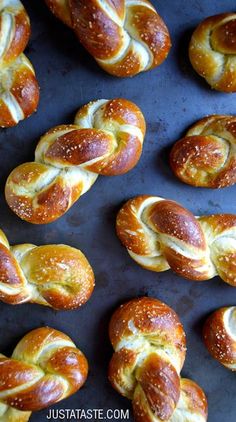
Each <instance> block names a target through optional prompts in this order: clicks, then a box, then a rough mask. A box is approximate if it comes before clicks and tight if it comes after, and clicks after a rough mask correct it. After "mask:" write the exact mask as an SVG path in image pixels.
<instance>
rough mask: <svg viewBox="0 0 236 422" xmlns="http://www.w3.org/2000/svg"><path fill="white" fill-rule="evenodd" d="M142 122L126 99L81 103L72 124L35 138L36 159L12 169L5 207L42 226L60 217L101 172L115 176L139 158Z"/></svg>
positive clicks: (6, 188) (139, 112) (142, 118)
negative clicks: (6, 205) (38, 138)
mask: <svg viewBox="0 0 236 422" xmlns="http://www.w3.org/2000/svg"><path fill="white" fill-rule="evenodd" d="M145 132H146V123H145V119H144V116H143V114H142V112H141V110H140V109H139V108H138V107H137V106H136V105H135V104H134V103H132V102H131V101H128V100H125V99H119V98H117V99H114V100H97V101H94V102H91V103H89V104H87V105H85V106H84V107H82V108H81V109H80V110H79V111H78V112H77V114H76V117H75V124H74V125H63V126H57V127H55V128H52V129H51V130H49V131H48V132H47V133H46V134H45V135H44V136H43V137H42V138H41V139H40V141H39V143H38V145H37V147H36V151H35V161H34V162H30V163H25V164H22V165H20V166H18V167H17V168H16V169H14V170H13V171H12V172H11V174H10V176H9V177H8V179H7V182H6V187H5V196H6V201H7V203H8V205H9V207H10V208H11V209H12V210H13V211H14V212H15V213H16V214H17V215H18V216H19V217H20V218H22V219H23V220H26V221H28V222H29V223H34V224H45V223H50V222H52V221H55V220H56V219H58V218H59V217H61V216H62V215H63V214H64V213H65V212H66V211H67V210H68V209H69V208H70V207H71V206H72V205H73V204H74V202H76V201H77V200H78V199H79V197H80V196H81V195H83V194H84V193H86V192H87V191H88V190H89V189H90V188H91V186H92V185H93V184H94V182H95V181H96V179H97V177H98V175H99V174H101V175H104V176H117V175H122V174H124V173H127V172H128V171H130V170H131V169H132V168H133V167H134V166H135V165H136V164H137V163H138V161H139V159H140V156H141V153H142V146H143V141H144V136H145Z"/></svg>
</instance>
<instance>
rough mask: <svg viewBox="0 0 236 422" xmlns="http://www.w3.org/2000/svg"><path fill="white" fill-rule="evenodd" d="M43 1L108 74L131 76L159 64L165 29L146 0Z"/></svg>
mask: <svg viewBox="0 0 236 422" xmlns="http://www.w3.org/2000/svg"><path fill="white" fill-rule="evenodd" d="M45 1H46V3H47V5H48V6H49V8H50V9H51V11H52V12H53V13H54V14H55V15H56V16H57V17H58V18H59V19H61V20H62V21H63V22H64V23H66V24H67V25H68V26H69V27H71V28H72V29H73V30H74V32H75V34H76V35H77V37H78V39H79V41H80V42H81V44H83V46H84V47H85V48H86V49H87V50H88V52H89V53H90V54H91V55H92V56H93V57H94V58H95V60H96V61H97V62H98V64H99V65H100V66H101V67H102V68H103V69H104V70H106V71H107V72H108V73H111V74H112V75H115V76H119V77H126V76H134V75H136V74H137V73H139V72H142V71H146V70H149V69H152V68H154V67H156V66H159V65H160V64H161V63H162V62H163V61H164V60H165V59H166V57H167V55H168V53H169V50H170V47H171V41H170V35H169V32H168V29H167V27H166V25H165V23H164V22H163V20H162V19H161V17H160V16H159V15H158V13H157V12H156V10H155V9H154V7H153V5H152V4H151V3H150V2H149V1H147V0H141V1H140V0H135V1H133V0H116V1H115V2H114V1H110V0H45Z"/></svg>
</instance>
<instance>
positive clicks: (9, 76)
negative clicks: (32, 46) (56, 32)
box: [0, 0, 39, 127]
mask: <svg viewBox="0 0 236 422" xmlns="http://www.w3.org/2000/svg"><path fill="white" fill-rule="evenodd" d="M29 38H30V20H29V16H28V14H27V12H26V10H25V8H24V6H23V4H22V3H21V2H20V1H19V0H4V1H2V2H1V3H0V127H11V126H15V125H16V124H17V123H19V121H20V120H23V119H25V118H27V117H29V116H30V115H31V114H32V113H33V112H35V111H36V109H37V106H38V101H39V86H38V82H37V80H36V77H35V72H34V68H33V66H32V64H31V62H30V61H29V60H28V58H27V57H26V56H25V55H24V54H23V51H24V50H25V48H26V46H27V44H28V42H29Z"/></svg>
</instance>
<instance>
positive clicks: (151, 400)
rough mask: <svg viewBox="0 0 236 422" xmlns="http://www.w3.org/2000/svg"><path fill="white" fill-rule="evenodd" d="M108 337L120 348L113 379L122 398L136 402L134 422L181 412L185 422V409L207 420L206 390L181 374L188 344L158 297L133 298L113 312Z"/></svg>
mask: <svg viewBox="0 0 236 422" xmlns="http://www.w3.org/2000/svg"><path fill="white" fill-rule="evenodd" d="M109 336H110V340H111V343H112V345H113V348H114V350H115V353H114V354H113V356H112V359H111V361H110V365H109V380H110V382H111V384H112V386H113V387H114V388H115V389H116V390H117V391H118V392H119V393H120V394H122V395H124V396H126V397H127V398H129V399H130V400H132V404H133V410H134V419H135V421H137V422H156V421H164V420H165V421H172V416H174V415H176V417H179V413H180V414H181V415H182V417H183V421H185V419H184V414H185V411H186V414H188V415H190V414H191V415H192V416H193V417H195V418H197V417H199V422H205V421H206V419H207V403H206V397H205V395H204V393H203V391H202V390H201V388H200V387H199V386H198V385H197V384H195V383H193V382H192V381H190V380H181V378H180V375H179V374H180V371H181V369H182V366H183V363H184V359H185V353H186V340H185V333H184V330H183V327H182V325H181V323H180V321H179V318H178V316H177V315H176V313H175V312H174V311H173V310H172V309H171V308H169V307H168V306H167V305H165V304H164V303H162V302H160V301H159V300H157V299H154V298H147V297H142V298H139V299H133V300H131V301H129V302H127V303H125V304H124V305H121V306H120V307H119V308H118V309H117V310H116V311H115V312H114V314H113V316H112V318H111V321H110V326H109ZM173 420H175V419H173ZM176 420H177V419H176ZM178 420H182V419H178Z"/></svg>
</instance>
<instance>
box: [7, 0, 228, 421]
mask: <svg viewBox="0 0 236 422" xmlns="http://www.w3.org/2000/svg"><path fill="white" fill-rule="evenodd" d="M23 3H24V5H25V7H26V9H27V11H28V13H29V15H30V18H31V23H32V37H31V41H30V43H29V46H28V48H27V50H26V54H27V55H28V56H29V58H30V59H31V60H32V62H33V64H34V66H35V69H36V72H37V77H38V80H39V83H40V86H41V101H40V105H39V109H38V112H37V114H35V115H34V116H33V117H31V118H30V119H28V120H26V121H24V122H22V123H20V124H19V125H18V126H17V127H16V128H13V129H8V130H1V132H0V151H1V185H0V188H1V197H0V201H1V202H0V207H1V227H2V228H3V230H4V231H5V232H6V234H7V236H8V238H9V241H10V243H11V244H14V243H24V242H26V243H36V244H39V245H40V244H46V243H66V244H68V245H72V246H75V247H78V248H80V249H81V250H82V251H83V252H84V253H85V254H86V256H87V257H88V259H89V260H90V263H91V264H92V266H93V268H94V271H95V275H96V288H95V291H94V294H93V296H92V298H91V300H90V301H89V302H88V303H87V304H86V305H85V306H84V307H83V308H81V309H80V310H77V311H69V312H68V311H67V312H56V311H53V310H51V309H49V308H45V307H41V306H37V305H30V304H27V305H21V306H16V307H11V306H8V305H5V304H2V303H1V304H0V329H1V336H0V350H1V352H3V353H5V354H9V355H10V354H11V352H12V350H13V347H14V346H15V345H16V343H17V341H18V340H19V339H20V338H21V337H22V336H23V335H24V334H25V333H26V332H28V331H29V330H31V329H33V328H35V327H39V326H42V325H49V326H52V327H55V328H57V329H59V330H62V331H64V332H65V333H67V334H69V335H70V336H71V337H72V339H73V340H74V341H75V342H76V344H77V345H78V346H79V347H80V348H81V349H82V350H83V352H84V353H85V354H86V356H87V358H88V359H89V363H90V374H89V378H88V381H87V383H86V385H85V387H84V388H83V389H82V390H81V391H80V392H79V393H78V394H75V395H74V396H72V397H70V398H69V399H67V400H66V401H64V402H61V403H59V404H58V405H57V406H54V408H58V409H60V408H69V409H75V408H83V409H86V408H104V409H106V408H112V409H115V408H118V409H128V408H129V409H130V403H129V401H128V400H126V399H123V398H122V397H120V396H119V394H117V393H116V392H115V391H113V389H112V388H111V386H110V385H109V382H108V380H107V366H108V362H109V359H110V357H111V355H112V348H111V346H110V343H109V339H108V335H107V327H108V322H109V318H110V316H111V314H112V312H113V310H114V309H115V308H116V306H117V305H119V304H120V303H122V302H124V301H126V300H128V299H130V298H133V297H135V296H140V295H149V296H154V297H157V298H159V299H161V300H163V301H165V302H166V303H167V304H169V305H170V306H172V307H173V308H174V309H175V310H176V311H177V312H178V314H179V316H180V318H181V321H182V323H183V325H184V327H185V330H186V333H187V343H188V353H187V359H186V362H185V365H184V369H183V372H182V375H183V376H187V377H189V378H192V379H194V380H195V381H197V382H198V383H199V384H200V385H201V386H202V387H203V389H204V390H205V392H206V394H207V396H208V399H209V422H223V421H224V422H235V420H236V401H235V397H236V382H235V374H234V373H231V372H230V371H228V370H226V369H224V368H223V367H222V366H220V365H219V364H218V363H217V362H216V361H214V360H213V359H212V358H211V357H210V356H209V354H208V352H207V351H206V349H205V348H204V345H203V343H202V339H201V328H202V323H203V321H204V319H205V317H206V316H207V315H208V314H209V313H210V312H211V311H213V310H214V309H216V308H218V307H220V306H223V305H231V304H235V303H236V289H235V288H233V287H229V286H228V285H226V284H225V283H223V282H222V281H220V279H219V278H218V277H216V278H214V279H213V280H211V281H206V282H203V283H197V282H191V281H187V280H184V279H182V278H180V277H178V276H177V275H175V274H173V273H171V272H170V271H169V272H165V273H160V274H156V273H154V272H149V271H146V270H143V269H141V268H140V267H139V266H138V265H136V264H135V262H134V261H132V260H131V259H130V258H129V256H128V254H127V252H126V250H125V249H124V248H123V247H122V246H121V245H120V243H119V240H118V239H117V237H116V234H115V230H114V225H115V217H116V213H117V211H118V209H119V207H120V206H121V204H122V203H123V202H124V201H126V200H127V199H128V198H130V197H132V196H135V195H138V194H142V193H147V194H154V195H160V196H164V197H166V198H171V199H175V200H177V201H179V202H181V203H182V204H183V205H184V206H186V207H187V208H189V209H190V210H191V211H193V212H194V213H195V214H198V215H200V214H205V213H207V214H208V213H221V212H231V213H236V202H235V193H236V187H230V188H227V189H222V190H217V191H213V190H210V189H209V190H204V189H196V188H193V187H190V186H187V185H184V184H181V183H180V182H179V181H178V180H177V179H175V178H174V177H173V175H172V174H171V171H170V168H169V166H168V154H169V149H170V146H171V145H172V144H173V142H174V141H175V140H177V139H178V138H179V137H180V136H181V135H182V134H183V133H184V132H185V131H186V129H187V128H188V126H189V125H191V124H192V123H193V122H195V121H196V120H198V119H199V118H201V117H203V116H204V115H206V114H212V113H224V114H227V113H228V114H233V113H235V111H236V94H234V95H228V94H222V93H218V92H216V91H212V90H211V89H210V88H209V87H208V85H206V84H205V82H204V81H203V80H202V79H201V78H200V77H198V76H197V75H196V74H195V73H194V71H193V70H192V68H191V66H190V64H189V61H188V57H187V46H188V43H189V39H190V35H191V32H192V30H193V28H194V27H195V26H196V25H197V24H198V23H199V22H200V21H201V20H202V19H203V18H204V17H206V16H208V15H212V14H216V13H220V12H226V11H233V8H234V7H235V0H218V1H206V0H198V1H197V0H189V1H181V0H163V1H157V0H153V4H154V5H155V6H156V8H157V10H158V11H159V13H160V14H161V16H162V17H163V18H164V20H165V21H166V23H167V25H168V27H169V30H170V33H171V37H172V42H173V47H172V50H171V53H170V55H169V57H168V59H167V60H166V61H165V62H164V64H162V65H161V66H160V67H159V68H157V69H155V70H154V71H151V72H147V73H143V74H141V75H139V76H137V77H135V78H133V79H116V78H114V77H111V76H109V75H107V74H106V73H105V72H104V71H102V70H100V68H99V67H98V66H97V65H96V63H95V61H94V60H93V59H92V58H91V57H90V56H89V55H88V54H87V53H86V51H85V50H84V49H83V48H82V47H81V46H80V45H79V43H78V42H77V41H76V39H75V37H74V35H73V34H72V32H71V31H70V30H69V29H67V28H66V27H65V26H63V24H61V23H60V22H59V21H57V20H56V19H55V18H54V17H53V16H52V15H51V14H50V12H49V11H48V10H47V8H46V6H45V5H44V2H43V0H34V1H32V0H25V1H23ZM119 96H123V97H127V98H128V99H130V100H132V101H134V102H135V103H137V104H138V105H139V106H140V107H141V109H142V111H143V113H144V115H145V117H146V121H147V136H146V140H145V144H144V151H143V155H142V158H141V161H140V162H139V164H138V165H137V167H136V168H135V169H134V170H132V171H131V172H130V173H128V174H127V175H125V176H121V177H113V178H105V177H99V179H98V181H97V182H96V183H95V185H94V186H93V187H92V188H91V190H90V191H89V192H88V193H87V194H85V195H84V196H83V197H81V199H80V200H79V201H78V202H77V203H76V204H75V205H74V206H73V207H72V208H71V209H70V211H69V212H67V213H66V214H65V215H64V216H63V217H62V218H60V219H59V220H58V221H56V222H55V223H53V224H50V225H47V226H34V225H30V224H28V223H24V222H22V221H21V220H20V219H18V218H17V217H16V216H15V215H14V214H12V212H11V211H10V210H9V209H8V207H7V205H6V203H5V200H4V196H3V189H4V184H5V180H6V177H7V175H8V174H9V173H10V171H11V170H12V169H13V168H14V167H15V166H16V165H18V164H20V163H22V162H25V161H27V160H31V159H33V152H34V148H35V146H36V144H37V141H38V139H39V136H40V135H42V134H43V133H44V132H45V131H46V130H47V129H49V128H51V127H52V126H54V125H57V124H60V123H71V122H72V121H73V117H74V115H75V112H76V110H77V108H78V107H80V106H81V105H83V104H85V103H87V102H88V101H90V100H92V99H98V98H113V97H119ZM47 414H48V410H45V411H42V412H39V413H35V414H34V415H33V416H32V418H31V421H32V422H43V421H44V420H45V421H46V415H47ZM130 414H132V412H130ZM94 420H97V419H94ZM132 420H133V419H132V417H130V421H132Z"/></svg>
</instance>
